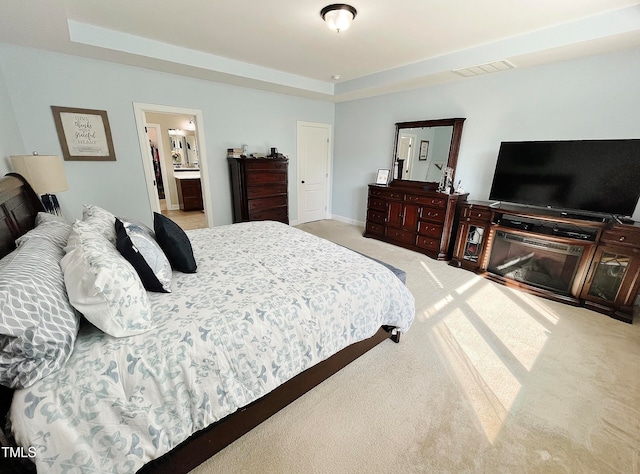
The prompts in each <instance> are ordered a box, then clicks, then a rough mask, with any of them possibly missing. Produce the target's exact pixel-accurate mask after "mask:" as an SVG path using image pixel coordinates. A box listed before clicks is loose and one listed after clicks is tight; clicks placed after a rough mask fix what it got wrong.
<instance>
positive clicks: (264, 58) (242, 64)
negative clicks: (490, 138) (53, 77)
mask: <svg viewBox="0 0 640 474" xmlns="http://www.w3.org/2000/svg"><path fill="white" fill-rule="evenodd" d="M328 3H330V2H325V1H321V0H320V1H318V0H306V1H301V0H234V1H232V2H231V1H225V2H223V1H220V0H208V1H203V0H183V1H180V2H177V1H175V0H173V1H169V0H135V1H132V0H109V1H87V0H20V1H16V0H0V8H1V10H0V11H1V12H2V14H1V16H0V42H4V43H14V44H19V45H24V46H30V47H34V48H40V49H45V50H50V51H57V52H62V53H67V54H73V55H79V56H85V57H91V58H96V59H101V60H106V61H113V62H118V63H122V64H129V65H135V66H140V67H145V68H149V69H153V70H159V71H165V72H170V73H176V74H182V75H185V76H191V77H197V78H200V79H205V80H213V81H218V82H224V83H229V84H237V85H240V86H248V87H254V88H259V89H264V90H272V91H276V92H283V93H289V94H295V95H300V96H305V97H311V98H318V99H323V100H330V101H336V102H338V101H344V100H352V99H356V98H362V97H370V96H374V95H378V94H384V93H389V92H395V91H400V90H408V89H411V88H415V87H423V86H427V85H432V84H438V83H443V82H450V81H456V80H458V81H459V80H468V79H466V78H465V77H463V76H462V75H460V74H457V73H454V72H452V71H454V70H458V69H465V68H469V67H473V66H477V65H482V64H486V63H494V62H497V61H502V60H507V62H502V63H498V65H499V66H500V65H506V66H505V67H516V68H524V67H531V66H535V65H540V64H545V63H549V62H553V61H561V60H567V59H571V58H575V57H580V56H585V55H592V54H600V53H605V52H611V51H617V50H622V49H628V48H635V47H639V46H640V0H535V1H530V0H484V1H478V0H447V1H446V2H445V1H442V0H393V1H391V0H353V1H351V5H353V6H354V7H355V8H356V9H357V10H358V14H357V17H356V19H355V20H354V22H353V24H352V26H351V28H350V29H349V30H347V31H343V32H340V33H335V32H332V31H330V30H329V29H328V28H327V27H326V25H325V24H324V22H323V21H322V19H321V18H320V10H321V9H322V8H323V7H324V6H326V5H327V4H328ZM501 68H502V67H501ZM483 69H488V68H483ZM489 69H490V68H489ZM475 71H478V72H483V71H482V70H481V69H475ZM333 76H339V78H338V79H334V78H333Z"/></svg>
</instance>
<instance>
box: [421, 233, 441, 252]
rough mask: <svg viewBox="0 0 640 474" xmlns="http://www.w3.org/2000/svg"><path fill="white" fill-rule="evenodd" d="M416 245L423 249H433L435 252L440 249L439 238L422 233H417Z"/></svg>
mask: <svg viewBox="0 0 640 474" xmlns="http://www.w3.org/2000/svg"><path fill="white" fill-rule="evenodd" d="M416 245H417V246H418V247H421V248H423V249H427V250H434V251H436V252H439V251H440V239H433V238H431V237H425V236H424V235H419V236H418V241H417V242H416Z"/></svg>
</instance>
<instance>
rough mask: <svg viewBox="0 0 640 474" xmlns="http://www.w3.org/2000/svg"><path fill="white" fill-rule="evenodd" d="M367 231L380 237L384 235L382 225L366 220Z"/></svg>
mask: <svg viewBox="0 0 640 474" xmlns="http://www.w3.org/2000/svg"><path fill="white" fill-rule="evenodd" d="M367 232H368V233H369V234H375V235H379V236H381V237H382V236H384V226H383V225H382V224H377V223H375V222H367Z"/></svg>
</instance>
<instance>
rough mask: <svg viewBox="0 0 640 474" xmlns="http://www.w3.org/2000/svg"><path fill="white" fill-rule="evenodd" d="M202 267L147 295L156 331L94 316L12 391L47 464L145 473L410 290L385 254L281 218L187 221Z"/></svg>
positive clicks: (408, 317)
mask: <svg viewBox="0 0 640 474" xmlns="http://www.w3.org/2000/svg"><path fill="white" fill-rule="evenodd" d="M189 237H190V238H191V242H192V245H193V249H194V254H195V256H196V261H197V263H198V272H197V273H195V274H183V273H178V272H174V273H173V282H172V293H171V294H162V293H150V298H151V301H152V305H153V309H154V321H155V329H154V330H152V331H150V332H147V333H144V334H140V335H138V336H132V337H128V338H121V339H116V338H112V337H110V336H107V335H105V334H104V333H102V332H100V331H99V330H97V329H95V328H94V327H93V326H91V325H90V324H86V325H85V327H84V328H83V329H82V330H81V332H80V336H79V339H78V341H77V343H76V347H75V349H74V352H73V354H72V356H71V358H70V359H69V361H68V362H67V364H66V365H65V366H64V367H63V368H62V369H61V370H60V371H58V372H56V373H54V374H52V375H50V376H48V377H46V378H44V379H43V380H41V381H40V382H38V383H36V384H35V385H33V386H31V387H29V388H27V389H23V390H19V391H17V392H16V393H15V396H14V399H13V404H12V407H11V423H12V429H13V432H14V436H15V438H16V440H17V441H18V443H19V444H20V445H22V446H24V447H30V446H33V447H35V448H36V449H37V455H36V457H35V462H36V464H37V467H38V472H63V473H64V472H92V473H97V472H117V473H120V474H122V473H129V472H135V471H136V470H138V469H139V468H140V467H141V466H142V465H143V464H145V463H146V462H148V461H150V460H151V459H154V458H157V457H159V456H161V455H162V454H164V453H166V452H167V451H169V450H170V449H172V448H173V447H174V446H176V445H177V444H179V443H180V442H182V441H184V440H185V439H186V438H188V437H189V436H190V435H191V434H192V433H194V432H196V431H198V430H200V429H202V428H205V427H206V426H208V425H209V424H211V423H213V422H215V421H216V420H219V419H221V418H223V417H224V416H226V415H228V414H230V413H233V412H234V411H236V410H237V409H238V408H239V407H242V406H244V405H247V404H248V403H251V402H252V401H254V400H256V399H258V398H260V397H261V396H262V395H264V394H266V393H268V392H269V391H271V390H273V389H274V388H275V387H277V386H278V385H279V384H281V383H283V382H285V381H286V380H288V379H290V378H291V377H293V376H295V375H296V374H298V373H300V372H302V371H303V370H305V369H306V368H308V367H310V366H312V365H314V364H316V363H318V362H320V361H322V360H324V359H326V358H328V357H329V356H331V355H332V354H334V353H336V352H337V351H339V350H340V349H342V348H344V347H346V346H347V345H349V344H351V343H354V342H357V341H359V340H362V339H365V338H367V337H370V336H372V335H373V334H374V333H375V332H376V331H377V329H378V328H379V327H380V326H381V325H382V324H388V325H394V326H398V327H399V328H400V330H401V331H406V330H407V329H408V328H409V326H410V324H411V322H412V321H413V317H414V311H415V309H414V300H413V296H412V295H411V293H410V292H409V291H408V290H407V288H406V287H405V286H404V285H403V284H402V283H401V282H400V280H399V279H398V278H396V277H395V276H394V275H393V273H392V272H391V271H389V270H388V269H386V268H384V267H383V266H381V265H380V264H378V263H375V262H374V261H372V260H370V259H368V258H366V257H363V256H361V255H358V254H356V253H354V252H351V251H350V250H348V249H345V248H343V247H340V246H338V245H335V244H333V243H331V242H328V241H326V240H323V239H320V238H318V237H315V236H313V235H310V234H307V233H305V232H303V231H300V230H298V229H295V228H291V227H288V226H286V225H284V224H280V223H275V222H254V223H246V224H234V225H230V226H223V227H217V228H214V229H202V230H196V231H190V232H189Z"/></svg>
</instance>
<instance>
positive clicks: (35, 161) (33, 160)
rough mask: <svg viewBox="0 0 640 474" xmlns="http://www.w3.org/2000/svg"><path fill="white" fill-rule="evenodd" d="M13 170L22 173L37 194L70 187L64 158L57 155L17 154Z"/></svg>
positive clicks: (12, 163)
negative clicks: (65, 172) (65, 171)
mask: <svg viewBox="0 0 640 474" xmlns="http://www.w3.org/2000/svg"><path fill="white" fill-rule="evenodd" d="M10 159H11V167H12V168H13V171H14V172H16V173H18V174H20V175H22V176H23V177H24V178H25V179H26V180H27V182H28V183H29V184H30V185H31V187H32V188H33V189H34V191H35V192H36V193H37V194H40V195H42V194H55V193H59V192H61V191H66V190H68V189H69V185H68V184H67V177H66V175H65V174H64V166H63V163H62V159H60V157H59V156H57V155H15V156H12V157H11V158H10Z"/></svg>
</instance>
